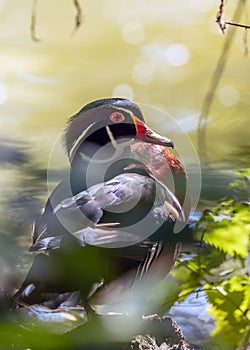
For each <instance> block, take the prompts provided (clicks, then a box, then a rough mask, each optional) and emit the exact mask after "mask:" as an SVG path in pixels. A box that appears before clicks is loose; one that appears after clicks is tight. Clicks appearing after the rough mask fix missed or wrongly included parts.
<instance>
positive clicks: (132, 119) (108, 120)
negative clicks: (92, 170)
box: [65, 98, 174, 163]
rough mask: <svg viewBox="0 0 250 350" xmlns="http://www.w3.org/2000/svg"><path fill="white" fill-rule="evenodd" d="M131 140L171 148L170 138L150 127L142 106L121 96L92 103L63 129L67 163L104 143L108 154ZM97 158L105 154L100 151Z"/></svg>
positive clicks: (90, 156) (91, 154) (72, 118)
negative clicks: (107, 147)
mask: <svg viewBox="0 0 250 350" xmlns="http://www.w3.org/2000/svg"><path fill="white" fill-rule="evenodd" d="M133 141H144V142H147V143H151V144H158V145H162V146H167V147H172V148H173V147H174V144H173V142H172V141H171V140H169V139H168V138H166V137H163V136H161V135H159V134H157V133H156V132H154V131H153V130H151V129H150V128H149V127H148V126H147V125H146V123H145V120H144V117H143V114H142V111H141V109H140V108H139V107H138V106H137V105H136V104H135V103H134V102H132V101H130V100H128V99H124V98H107V99H101V100H97V101H94V102H91V103H89V104H87V105H86V106H84V107H83V108H82V109H81V110H80V111H79V112H78V113H76V114H75V115H74V116H73V117H71V118H70V120H69V122H68V125H67V128H66V131H65V145H66V150H67V154H68V157H69V160H70V162H71V163H72V161H73V159H74V157H76V156H77V155H81V157H82V158H84V159H85V160H88V159H89V160H90V159H92V158H93V156H94V154H96V152H97V151H99V150H100V149H101V148H103V147H104V146H106V145H109V150H108V151H107V152H108V153H110V152H111V153H112V152H116V151H117V150H118V149H120V150H121V149H124V148H125V147H127V146H128V144H130V143H131V142H133ZM100 157H102V158H103V157H104V158H105V156H104V155H103V153H100Z"/></svg>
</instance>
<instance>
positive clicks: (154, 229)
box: [13, 98, 187, 309]
mask: <svg viewBox="0 0 250 350" xmlns="http://www.w3.org/2000/svg"><path fill="white" fill-rule="evenodd" d="M64 142H65V148H66V151H67V155H68V158H69V161H70V169H69V173H68V174H67V176H66V177H65V179H63V180H62V181H61V182H60V183H59V185H58V186H57V187H56V188H55V189H54V191H53V192H52V194H51V195H50V197H49V199H48V201H47V203H46V205H45V208H44V209H43V210H42V211H41V212H40V214H39V215H38V217H37V219H36V221H35V223H34V225H33V232H32V239H33V244H32V246H31V248H30V250H31V251H33V252H36V255H35V257H34V263H33V265H32V267H31V269H30V271H29V273H28V275H27V277H26V279H25V281H24V282H23V284H22V286H21V287H20V289H19V290H18V291H17V292H16V293H15V295H14V296H13V300H14V301H15V306H16V307H19V306H25V305H33V304H41V305H44V306H47V307H49V308H51V309H57V308H60V307H63V306H68V307H71V306H72V307H74V306H76V305H79V304H83V305H86V304H88V305H91V306H96V305H103V304H106V303H108V304H112V303H113V302H115V301H116V300H119V298H122V296H123V295H124V294H123V293H124V291H131V290H133V289H134V288H135V286H136V285H140V283H143V281H144V280H146V279H147V280H148V281H151V280H150V278H153V280H154V282H157V281H160V280H161V279H162V278H164V277H165V276H166V275H167V274H168V272H169V271H170V269H171V268H172V266H173V264H174V262H175V260H176V257H177V256H178V252H179V249H180V242H179V239H178V234H175V233H173V228H174V225H175V223H176V222H177V221H178V220H185V215H187V213H184V210H183V208H182V205H183V201H184V197H185V185H186V174H185V171H184V168H183V166H182V164H181V163H180V161H179V160H178V159H177V158H176V157H175V156H174V154H173V153H171V152H170V150H169V149H168V148H167V147H170V148H173V147H174V145H173V142H172V141H171V140H169V139H168V138H166V137H163V136H160V135H158V134H157V133H155V132H154V131H152V130H151V129H150V128H149V127H148V126H147V125H146V123H145V121H144V117H143V114H142V111H141V109H140V108H139V107H138V106H137V105H136V104H135V103H134V102H132V101H130V100H128V99H123V98H107V99H102V100H98V101H94V102H91V103H89V104H87V105H86V106H85V107H83V108H82V109H81V110H80V111H79V112H78V113H77V114H75V115H74V116H73V117H71V118H70V119H69V122H68V124H67V126H66V129H65V132H64Z"/></svg>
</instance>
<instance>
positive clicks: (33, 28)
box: [30, 0, 40, 41]
mask: <svg viewBox="0 0 250 350" xmlns="http://www.w3.org/2000/svg"><path fill="white" fill-rule="evenodd" d="M37 4H38V0H33V1H32V10H31V20H30V35H31V38H32V40H33V41H40V39H39V38H38V37H37V36H36V17H37V16H36V15H37Z"/></svg>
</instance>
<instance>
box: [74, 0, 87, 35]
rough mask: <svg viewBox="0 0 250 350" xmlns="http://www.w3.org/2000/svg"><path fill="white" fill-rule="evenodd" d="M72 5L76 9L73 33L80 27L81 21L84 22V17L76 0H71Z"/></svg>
mask: <svg viewBox="0 0 250 350" xmlns="http://www.w3.org/2000/svg"><path fill="white" fill-rule="evenodd" d="M73 5H74V7H75V9H76V15H75V28H74V30H73V33H74V32H76V31H77V30H78V29H79V28H80V26H81V25H82V23H83V20H84V16H83V12H82V8H81V5H80V3H79V1H78V0H73Z"/></svg>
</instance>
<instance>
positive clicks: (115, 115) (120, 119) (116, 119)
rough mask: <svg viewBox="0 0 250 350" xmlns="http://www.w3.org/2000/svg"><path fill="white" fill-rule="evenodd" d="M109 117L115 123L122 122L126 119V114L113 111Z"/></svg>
mask: <svg viewBox="0 0 250 350" xmlns="http://www.w3.org/2000/svg"><path fill="white" fill-rule="evenodd" d="M109 118H110V120H111V121H112V122H113V123H121V122H123V121H124V120H125V116H124V115H123V114H122V113H120V112H113V113H112V114H110V117H109Z"/></svg>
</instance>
